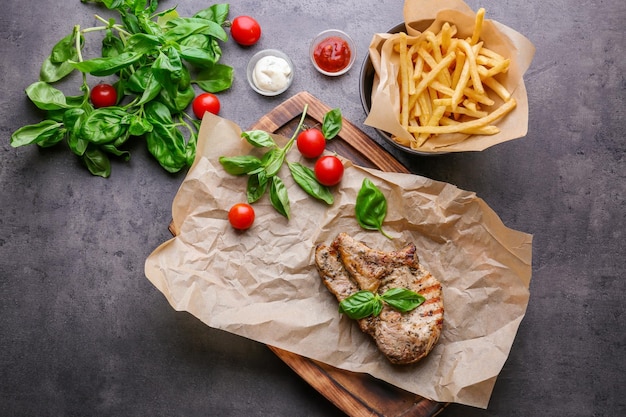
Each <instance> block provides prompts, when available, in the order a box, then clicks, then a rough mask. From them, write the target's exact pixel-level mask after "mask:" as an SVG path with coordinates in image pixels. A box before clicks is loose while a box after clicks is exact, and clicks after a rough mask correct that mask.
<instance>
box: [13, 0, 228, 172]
mask: <svg viewBox="0 0 626 417" xmlns="http://www.w3.org/2000/svg"><path fill="white" fill-rule="evenodd" d="M82 2H83V3H86V2H88V1H86V0H82ZM92 2H94V3H102V4H103V5H104V6H106V7H107V8H108V9H110V10H116V11H118V12H119V15H120V18H121V21H122V24H118V23H116V21H115V20H114V19H111V20H105V19H103V18H101V17H99V16H96V18H97V19H98V20H99V21H101V22H103V25H102V26H97V27H91V28H86V29H81V28H80V26H78V25H77V26H75V27H74V29H73V31H72V33H70V34H69V35H67V36H66V37H64V38H63V39H61V40H60V41H59V42H57V43H56V44H55V45H54V47H53V48H52V52H51V54H50V56H48V57H47V58H46V60H45V61H44V63H43V64H42V66H41V71H40V79H39V81H37V82H35V83H33V84H31V85H30V86H29V87H28V88H26V94H27V95H28V97H29V98H30V100H31V101H32V102H33V103H34V104H35V105H36V106H37V107H38V108H40V109H42V110H45V111H46V113H47V118H46V119H45V120H43V121H41V122H40V123H37V124H33V125H28V126H24V127H21V128H19V129H17V130H16V131H15V132H14V133H13V134H12V136H11V145H12V146H13V147H18V146H24V145H29V144H37V145H39V146H41V147H49V146H53V145H55V144H57V143H59V142H62V141H63V140H64V139H65V140H66V142H67V144H68V147H69V148H70V150H71V151H72V152H73V153H75V154H76V155H78V157H80V158H81V159H82V160H83V161H84V162H85V164H86V166H87V168H88V169H89V171H90V172H91V173H92V174H94V175H98V176H102V177H108V176H109V175H110V173H111V163H110V159H109V156H111V155H115V156H120V157H123V158H124V159H126V160H127V159H128V158H129V157H130V154H129V152H128V151H127V150H124V148H123V145H124V144H125V143H126V142H127V141H129V140H130V139H131V138H133V137H144V138H145V140H146V143H147V147H148V149H149V151H150V153H151V154H152V155H153V156H154V157H155V158H156V160H157V161H158V162H159V163H160V165H161V166H162V167H163V168H164V169H165V170H167V171H168V172H178V171H180V170H181V169H183V168H185V167H188V166H190V165H191V163H192V162H193V159H194V157H195V152H196V141H197V133H198V129H199V125H200V122H199V121H197V120H194V119H192V118H191V117H189V116H188V115H187V114H186V113H185V109H186V108H187V107H188V106H189V105H190V103H191V102H192V100H193V99H194V97H195V91H194V88H193V84H197V85H198V86H199V87H200V88H201V89H202V90H204V91H208V92H212V93H216V92H219V91H222V90H225V89H228V88H230V86H231V85H232V81H233V69H232V68H231V67H229V66H227V65H223V64H220V63H218V61H219V60H220V58H221V55H222V51H221V49H220V45H219V42H220V41H222V42H224V41H226V40H227V39H228V37H227V34H226V31H225V30H224V28H223V25H225V24H227V18H228V12H229V5H228V4H215V5H212V6H210V7H208V8H206V9H203V10H201V11H199V12H197V13H196V14H194V15H193V16H192V17H180V16H179V15H178V13H177V11H176V9H175V8H170V9H168V10H165V11H162V12H157V11H156V9H157V7H158V2H157V1H156V0H151V1H148V0H96V1H92ZM96 31H104V33H105V36H104V38H103V39H102V56H101V57H97V58H92V59H88V60H84V59H83V57H82V50H83V46H84V44H85V37H84V36H85V35H86V34H87V33H92V32H96ZM74 71H79V72H80V73H82V85H81V87H80V90H81V91H82V94H80V95H76V96H65V94H64V93H63V92H61V91H60V90H59V89H57V88H55V87H53V85H52V84H53V83H55V82H57V81H60V80H62V79H65V78H66V77H67V76H68V75H69V74H71V73H72V72H74ZM87 74H90V75H91V76H95V77H105V76H117V77H118V79H117V81H116V82H115V83H114V86H115V88H116V90H117V93H118V97H119V99H118V103H119V104H118V105H116V106H112V107H103V108H94V107H93V106H92V104H91V103H90V101H89V91H90V89H89V84H88V79H87Z"/></svg>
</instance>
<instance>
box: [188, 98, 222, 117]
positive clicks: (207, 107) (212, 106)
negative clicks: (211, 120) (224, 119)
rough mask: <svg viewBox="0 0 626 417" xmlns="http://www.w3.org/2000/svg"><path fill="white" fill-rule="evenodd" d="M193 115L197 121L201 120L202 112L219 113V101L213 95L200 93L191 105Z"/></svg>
mask: <svg viewBox="0 0 626 417" xmlns="http://www.w3.org/2000/svg"><path fill="white" fill-rule="evenodd" d="M191 107H192V108H193V113H194V114H195V115H196V117H197V118H198V119H202V116H204V112H207V111H208V112H209V113H213V114H217V113H219V112H220V99H219V98H217V96H216V95H215V94H211V93H202V94H199V95H198V96H197V97H196V98H194V99H193V103H192V104H191Z"/></svg>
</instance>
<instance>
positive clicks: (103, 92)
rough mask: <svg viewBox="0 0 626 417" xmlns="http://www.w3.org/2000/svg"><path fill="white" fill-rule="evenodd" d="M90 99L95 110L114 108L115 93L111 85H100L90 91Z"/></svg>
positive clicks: (115, 102) (115, 101)
mask: <svg viewBox="0 0 626 417" xmlns="http://www.w3.org/2000/svg"><path fill="white" fill-rule="evenodd" d="M90 98H91V103H92V104H93V106H94V107H95V108H100V107H109V106H115V104H117V91H116V90H115V87H113V86H112V85H110V84H104V83H101V84H98V85H96V86H94V87H93V88H92V89H91V93H90Z"/></svg>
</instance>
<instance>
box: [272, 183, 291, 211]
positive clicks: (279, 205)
mask: <svg viewBox="0 0 626 417" xmlns="http://www.w3.org/2000/svg"><path fill="white" fill-rule="evenodd" d="M270 202H271V203H272V206H273V207H274V208H275V209H276V211H278V212H279V213H280V214H282V215H283V216H285V217H286V218H287V219H289V196H288V195H287V187H285V183H284V182H283V181H282V180H281V179H280V178H278V177H273V178H272V181H271V183H270Z"/></svg>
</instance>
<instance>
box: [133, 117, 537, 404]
mask: <svg viewBox="0 0 626 417" xmlns="http://www.w3.org/2000/svg"><path fill="white" fill-rule="evenodd" d="M240 133H241V129H240V128H239V127H238V126H237V125H236V124H234V123H233V122H230V121H228V120H226V119H223V118H220V117H218V116H214V115H210V114H207V115H206V116H205V118H204V120H203V122H202V127H201V130H200V134H199V141H198V150H197V155H196V160H195V162H194V165H193V166H192V167H191V169H190V171H189V173H188V174H187V176H186V178H185V180H184V181H183V183H182V184H181V187H180V189H179V191H178V193H177V194H176V196H175V198H174V202H173V207H172V211H173V228H174V231H175V234H176V237H174V238H172V239H171V240H168V241H166V242H164V243H163V244H162V245H160V246H159V247H158V248H157V249H156V250H155V251H154V252H153V253H152V254H151V255H150V256H149V257H148V259H147V260H146V263H145V273H146V276H147V278H148V279H149V280H150V281H151V282H152V283H153V284H154V285H155V286H156V287H157V288H158V289H159V290H160V291H161V292H162V293H163V294H164V296H165V297H166V298H167V300H168V301H169V303H170V304H171V305H172V306H173V308H174V309H176V310H180V311H188V312H190V313H191V314H193V315H194V316H196V317H197V318H199V319H200V320H202V321H203V322H204V323H206V324H207V325H208V326H211V327H214V328H217V329H222V330H225V331H228V332H231V333H234V334H237V335H240V336H243V337H246V338H250V339H252V340H256V341H258V342H262V343H265V344H268V345H272V346H275V347H278V348H281V349H284V350H288V351H291V352H294V353H297V354H299V355H301V356H305V357H309V358H312V359H315V360H318V361H321V362H325V363H327V364H330V365H332V366H335V367H338V368H342V369H347V370H350V371H355V372H365V373H369V374H371V375H373V376H374V377H376V378H379V379H382V380H385V381H387V382H389V383H391V384H393V385H396V386H398V387H401V388H403V389H405V390H408V391H410V392H413V393H415V394H418V395H421V396H423V397H426V398H431V399H433V400H437V401H443V402H458V403H462V404H467V405H472V406H477V407H486V406H487V403H488V401H489V397H490V395H491V391H492V388H493V385H494V383H495V380H496V377H497V375H498V373H499V372H500V370H501V368H502V366H503V364H504V362H505V360H506V358H507V356H508V353H509V350H510V348H511V344H512V343H513V339H514V337H515V334H516V331H517V328H518V326H519V324H520V321H521V320H522V318H523V316H524V314H525V310H526V306H527V303H528V297H529V291H528V287H529V282H530V278H531V252H532V250H531V247H532V237H531V236H530V235H528V234H525V233H521V232H518V231H515V230H511V229H509V228H507V227H505V226H504V225H503V224H502V222H501V221H500V219H499V218H498V216H497V215H496V214H495V213H494V212H493V211H492V210H491V209H490V208H489V207H488V206H487V205H486V204H485V202H484V201H483V200H481V199H480V198H478V197H477V196H476V195H475V194H474V193H472V192H468V191H463V190H460V189H458V188H457V187H455V186H453V185H450V184H446V183H442V182H437V181H433V180H430V179H427V178H424V177H420V176H416V175H411V174H398V173H385V172H381V171H378V170H374V169H365V168H362V167H359V166H355V165H352V164H351V163H350V162H349V161H345V167H346V170H345V174H344V177H343V180H342V182H341V184H340V185H339V186H337V187H336V189H335V190H334V195H335V203H334V204H333V205H332V206H327V205H326V204H324V203H321V202H318V201H317V200H314V199H312V198H311V197H309V196H308V195H306V194H305V193H304V192H303V191H301V190H300V189H299V188H298V186H297V185H296V184H295V183H294V182H293V180H292V179H291V178H290V176H289V175H288V172H287V167H283V170H282V171H281V173H280V176H281V178H282V179H283V180H284V182H285V184H286V186H287V188H288V193H289V196H290V200H291V210H292V218H291V220H287V219H286V218H284V217H282V216H281V215H279V214H278V213H277V212H276V211H275V210H274V209H273V208H272V207H271V205H270V203H269V201H268V200H269V199H268V198H267V196H265V197H264V198H263V199H261V200H260V201H258V202H257V203H255V206H254V207H255V211H256V214H257V219H256V221H255V223H254V225H253V226H252V228H251V229H249V230H248V231H246V232H237V231H235V230H233V229H232V228H231V227H230V225H229V223H228V220H227V212H228V209H229V208H230V207H231V206H232V205H233V204H234V203H237V202H240V201H243V200H245V188H246V178H243V177H233V176H231V175H229V174H227V173H226V172H225V171H224V170H223V169H222V167H221V165H220V164H219V162H218V158H219V157H220V156H222V155H228V156H234V155H243V154H247V153H249V152H250V150H251V147H250V145H249V144H247V142H246V141H245V140H243V139H241V137H240ZM276 138H277V140H283V141H284V140H285V139H284V138H281V137H279V136H276ZM298 155H299V154H298V152H297V151H294V152H291V153H290V154H289V156H288V159H289V160H297V157H298ZM300 162H302V163H303V164H310V161H308V162H307V161H304V160H302V161H300ZM366 177H367V178H369V179H371V180H372V181H373V182H374V183H375V184H376V185H377V186H378V187H379V188H380V189H381V190H382V192H383V193H384V194H385V195H386V197H387V199H388V204H389V207H388V214H387V218H386V220H385V223H384V228H385V231H386V232H387V233H389V234H391V235H392V236H393V239H392V240H389V239H387V238H385V237H383V236H382V235H381V234H380V233H379V232H374V231H365V230H362V229H361V228H360V227H359V226H358V224H357V222H356V219H355V217H354V204H355V200H356V194H357V192H358V190H359V189H360V187H361V184H362V181H363V179H364V178H366ZM339 232H347V233H349V234H351V235H353V236H355V237H356V238H357V239H359V240H361V241H363V242H365V243H366V244H368V245H369V246H371V247H372V248H376V249H381V250H393V249H399V248H401V247H403V246H404V245H406V244H407V243H408V242H411V241H412V242H415V244H416V245H417V247H418V253H419V256H420V261H421V262H422V263H423V264H424V265H425V267H426V268H427V269H428V270H430V271H431V273H432V274H433V275H435V276H436V277H437V278H439V279H440V280H441V282H442V284H443V289H444V300H445V309H446V312H445V319H444V326H443V333H442V336H441V339H440V341H439V342H438V344H437V345H436V346H435V348H434V350H433V351H432V352H431V353H430V355H429V356H428V357H426V358H425V359H423V360H422V361H420V362H419V363H418V364H416V365H411V366H404V367H398V366H392V365H391V364H390V363H389V362H388V361H387V359H386V358H385V357H384V356H383V355H382V354H381V353H380V352H379V351H378V349H377V348H376V346H375V344H374V343H373V341H372V340H371V339H370V338H369V336H366V335H364V334H363V333H362V332H361V331H360V330H359V329H358V326H357V324H356V323H355V322H354V321H352V320H350V319H348V318H347V317H345V316H343V315H340V314H339V313H338V310H337V309H338V304H337V301H336V299H335V298H334V296H333V295H331V294H330V292H329V291H328V290H327V289H326V288H325V287H324V285H323V284H322V282H321V279H320V277H319V275H318V272H317V270H316V268H315V266H314V260H313V256H314V247H315V245H316V244H318V243H321V242H325V243H329V242H330V241H331V240H332V239H334V238H335V236H336V235H337V234H338V233H339Z"/></svg>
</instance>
